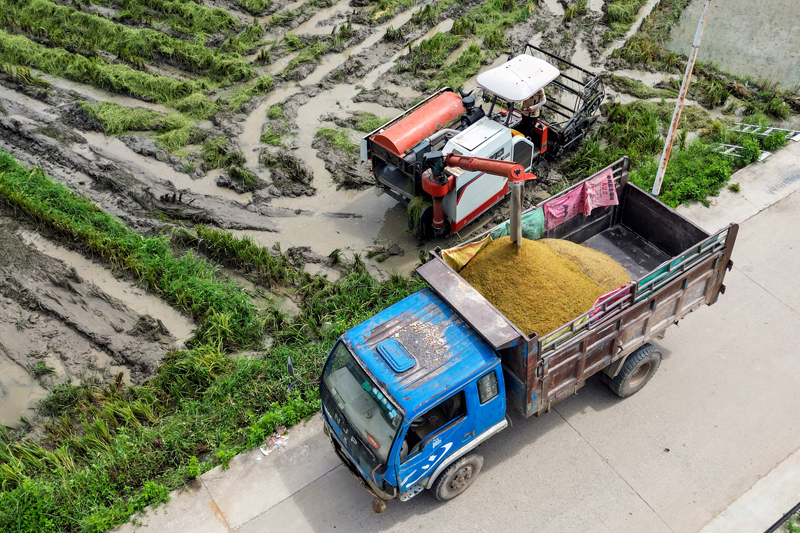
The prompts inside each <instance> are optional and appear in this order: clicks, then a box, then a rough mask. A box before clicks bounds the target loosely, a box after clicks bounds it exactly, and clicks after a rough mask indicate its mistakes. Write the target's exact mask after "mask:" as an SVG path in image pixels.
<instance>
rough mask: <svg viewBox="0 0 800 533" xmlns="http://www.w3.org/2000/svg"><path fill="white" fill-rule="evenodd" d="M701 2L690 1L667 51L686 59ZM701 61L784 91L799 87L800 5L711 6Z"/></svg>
mask: <svg viewBox="0 0 800 533" xmlns="http://www.w3.org/2000/svg"><path fill="white" fill-rule="evenodd" d="M703 3H704V0H692V2H691V3H690V4H689V6H688V7H687V8H686V10H685V11H684V12H683V15H682V16H681V19H680V21H679V22H678V24H676V25H675V27H674V28H673V30H672V35H671V37H672V38H671V41H670V43H669V48H670V50H673V51H675V52H680V53H683V54H688V53H689V51H690V50H691V47H692V41H693V40H694V34H695V31H696V30H697V21H698V20H699V19H700V12H701V11H702V8H703ZM698 59H699V60H700V61H712V62H714V63H716V64H717V65H719V66H720V67H722V68H723V69H725V70H728V71H730V72H733V73H735V74H739V75H741V76H752V77H753V78H758V77H763V78H769V79H771V80H774V81H777V82H779V83H780V84H781V85H782V86H783V87H784V88H787V89H788V88H792V87H794V86H795V85H798V84H800V0H714V1H713V2H712V4H711V12H710V13H709V16H708V21H707V22H706V28H705V32H704V33H703V40H702V42H701V44H700V53H699V54H698Z"/></svg>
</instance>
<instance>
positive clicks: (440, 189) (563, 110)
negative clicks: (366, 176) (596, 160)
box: [361, 45, 604, 240]
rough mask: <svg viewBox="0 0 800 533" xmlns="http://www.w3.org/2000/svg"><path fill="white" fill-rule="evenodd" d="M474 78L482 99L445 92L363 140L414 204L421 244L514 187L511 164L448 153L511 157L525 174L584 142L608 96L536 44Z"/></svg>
mask: <svg viewBox="0 0 800 533" xmlns="http://www.w3.org/2000/svg"><path fill="white" fill-rule="evenodd" d="M556 64H558V65H563V66H564V67H566V68H568V69H570V73H571V74H572V73H573V72H574V69H578V71H579V75H574V76H573V75H568V74H564V73H562V72H561V71H560V70H559V69H558V68H557V67H556V66H555V65H556ZM575 76H577V77H575ZM477 83H478V86H479V87H480V88H481V89H482V90H483V105H476V101H475V98H474V97H473V96H472V94H471V93H467V94H463V93H462V94H458V93H455V92H453V91H452V90H451V89H449V88H444V89H441V90H439V91H438V92H437V93H435V94H433V95H432V96H430V97H428V98H427V99H425V100H423V101H422V102H420V103H419V104H417V105H416V106H414V107H412V108H411V109H409V110H408V111H406V112H404V113H402V114H401V115H399V116H398V117H396V118H395V119H393V120H391V121H389V122H388V123H386V124H385V125H383V126H382V127H380V128H378V129H377V130H375V131H373V132H370V133H369V134H367V135H366V136H365V137H364V138H363V139H362V142H361V159H362V161H365V162H366V161H370V162H371V163H372V170H373V172H374V174H375V178H376V180H377V181H378V183H379V184H380V185H382V186H383V187H384V188H385V190H386V191H387V192H388V193H389V194H390V195H391V196H394V197H395V198H397V199H398V200H400V201H402V202H403V203H405V204H406V205H407V206H408V222H409V229H410V230H411V231H412V232H413V233H414V234H415V235H416V236H417V237H418V238H419V239H420V240H423V239H426V238H430V237H434V236H438V235H443V234H448V233H456V232H458V231H460V230H461V229H462V228H464V227H465V226H466V225H467V224H469V223H470V222H472V221H474V220H475V219H476V218H477V217H479V216H480V215H481V214H483V213H485V212H486V211H487V210H489V209H491V208H492V207H493V206H494V205H495V204H497V203H498V202H500V201H501V200H502V199H503V198H504V197H505V196H506V195H507V194H509V192H510V191H511V190H512V189H514V187H513V185H512V183H513V180H511V179H510V178H509V176H508V175H506V174H505V173H504V169H505V168H506V167H505V166H501V167H498V168H494V167H491V165H489V166H488V167H487V168H488V170H486V169H479V168H476V167H475V165H473V166H472V168H463V167H460V166H457V165H451V164H449V161H450V160H449V159H442V157H443V156H444V157H449V156H451V155H452V156H463V157H465V158H471V159H472V160H473V161H475V160H478V159H480V160H495V161H499V162H504V163H506V164H508V163H513V165H514V166H516V167H521V168H522V171H523V172H524V173H526V175H527V174H528V173H530V172H531V169H532V168H534V167H535V166H536V165H537V163H538V161H540V159H541V157H542V156H543V155H544V154H545V153H553V152H556V153H558V152H560V151H562V150H563V149H564V148H565V147H566V146H569V145H571V144H573V143H574V142H575V141H577V140H580V139H581V138H583V136H584V135H585V133H586V129H588V127H589V126H591V124H592V123H593V121H594V119H595V118H596V117H593V115H594V114H595V113H596V112H597V109H598V108H599V105H600V102H601V101H602V99H603V96H604V94H603V91H602V82H601V81H600V78H599V77H597V76H595V75H594V74H592V73H590V72H588V71H584V70H583V69H580V68H579V67H577V66H575V65H572V64H571V63H569V62H567V61H565V60H563V59H561V58H558V57H557V56H553V55H552V54H549V53H547V52H544V51H543V50H541V49H539V48H536V47H534V46H532V45H527V46H526V48H525V51H524V53H523V54H520V55H518V56H516V57H514V58H512V59H509V61H507V62H506V63H504V64H503V65H500V66H499V67H496V68H493V69H490V70H488V71H486V72H484V73H482V74H480V75H479V76H478V78H477ZM564 97H566V100H565V99H564ZM443 161H447V162H448V164H446V165H444V167H443V168H439V167H440V166H441V165H442V164H443V163H442V162H443ZM434 166H436V167H437V168H436V169H435V170H436V172H429V173H428V174H429V176H428V178H427V179H426V178H425V176H424V173H425V172H426V171H428V170H432V168H433V167H434ZM431 176H432V177H433V179H431Z"/></svg>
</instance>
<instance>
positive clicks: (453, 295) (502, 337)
mask: <svg viewBox="0 0 800 533" xmlns="http://www.w3.org/2000/svg"><path fill="white" fill-rule="evenodd" d="M417 273H418V274H419V275H420V277H421V278H422V279H424V280H425V281H426V282H428V284H429V285H430V286H431V288H433V290H434V291H436V293H437V294H438V295H439V297H441V298H442V299H443V300H444V301H445V302H447V305H449V306H450V307H451V308H452V309H453V310H454V311H455V312H456V313H458V314H459V316H461V318H463V319H464V321H466V322H467V324H469V325H470V326H472V327H473V328H474V329H475V331H477V332H478V334H479V335H480V336H481V337H483V338H484V339H485V340H486V342H488V343H489V344H490V345H492V347H493V348H494V349H495V350H500V349H502V348H507V347H509V346H512V345H514V344H519V343H521V341H522V340H523V339H524V338H525V335H524V334H523V333H522V332H521V331H520V330H519V329H517V328H516V326H514V325H513V324H512V323H511V322H510V321H509V320H508V319H507V318H506V317H505V316H504V315H503V313H501V312H500V311H498V310H497V309H496V308H495V307H494V306H493V305H492V304H490V303H489V300H487V299H486V298H484V297H483V295H482V294H481V293H479V292H478V291H477V290H475V289H474V288H473V287H472V285H470V284H469V283H467V282H466V281H465V280H464V278H462V277H461V276H459V275H458V274H457V273H456V272H455V270H453V269H452V268H450V267H449V266H447V264H446V263H445V262H444V261H443V260H442V259H441V258H440V257H438V256H434V257H432V258H431V259H430V261H428V262H427V263H425V264H424V265H422V266H421V267H419V268H418V269H417Z"/></svg>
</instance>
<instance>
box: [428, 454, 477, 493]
mask: <svg viewBox="0 0 800 533" xmlns="http://www.w3.org/2000/svg"><path fill="white" fill-rule="evenodd" d="M482 467H483V456H481V455H479V454H477V453H468V454H467V455H465V456H464V457H462V458H461V459H458V460H457V461H456V462H454V463H453V464H451V465H450V466H448V467H447V468H446V469H445V471H444V472H442V473H441V474H439V477H438V478H436V481H435V482H434V483H433V487H431V489H433V493H434V494H435V495H436V499H437V500H439V501H447V500H452V499H453V498H455V497H456V496H458V495H459V494H461V493H462V492H464V491H465V490H467V488H468V487H469V486H470V485H472V482H473V481H475V478H476V477H478V474H480V472H481V468H482Z"/></svg>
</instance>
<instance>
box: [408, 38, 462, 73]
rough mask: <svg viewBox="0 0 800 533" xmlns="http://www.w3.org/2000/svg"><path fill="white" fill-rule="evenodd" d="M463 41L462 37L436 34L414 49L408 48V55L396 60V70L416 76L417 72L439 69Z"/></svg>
mask: <svg viewBox="0 0 800 533" xmlns="http://www.w3.org/2000/svg"><path fill="white" fill-rule="evenodd" d="M463 40H464V38H463V37H462V36H460V35H455V34H453V33H437V34H436V35H434V36H433V37H431V38H430V39H425V40H423V41H422V42H420V43H419V44H418V45H417V46H416V47H414V48H411V47H409V52H408V54H406V55H404V56H403V57H402V58H400V60H398V62H397V70H398V72H411V73H412V74H414V75H415V76H416V74H417V72H418V71H419V70H431V69H441V68H442V66H444V63H445V61H446V60H447V58H448V57H449V56H450V54H451V53H452V52H453V51H454V50H455V49H456V48H458V46H459V45H460V44H461V42H462V41H463Z"/></svg>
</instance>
